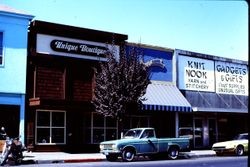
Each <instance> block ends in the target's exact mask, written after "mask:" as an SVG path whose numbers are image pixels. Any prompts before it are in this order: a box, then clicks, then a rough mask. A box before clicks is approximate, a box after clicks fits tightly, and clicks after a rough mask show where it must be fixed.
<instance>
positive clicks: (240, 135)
mask: <svg viewBox="0 0 250 167" xmlns="http://www.w3.org/2000/svg"><path fill="white" fill-rule="evenodd" d="M242 139H248V135H247V134H238V135H237V136H235V137H234V140H242Z"/></svg>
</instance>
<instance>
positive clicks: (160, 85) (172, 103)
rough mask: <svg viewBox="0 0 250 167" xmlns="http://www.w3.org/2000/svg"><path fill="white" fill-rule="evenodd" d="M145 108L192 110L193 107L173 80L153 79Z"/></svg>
mask: <svg viewBox="0 0 250 167" xmlns="http://www.w3.org/2000/svg"><path fill="white" fill-rule="evenodd" d="M143 98H145V99H146V100H145V101H143V102H142V104H143V110H156V111H179V112H191V111H192V107H191V105H190V103H189V102H188V101H187V100H186V98H185V97H184V96H183V95H182V93H181V92H180V91H179V89H178V88H177V87H176V85H175V84H174V83H172V82H163V81H151V83H150V84H149V85H148V87H147V90H146V94H145V95H144V96H143Z"/></svg>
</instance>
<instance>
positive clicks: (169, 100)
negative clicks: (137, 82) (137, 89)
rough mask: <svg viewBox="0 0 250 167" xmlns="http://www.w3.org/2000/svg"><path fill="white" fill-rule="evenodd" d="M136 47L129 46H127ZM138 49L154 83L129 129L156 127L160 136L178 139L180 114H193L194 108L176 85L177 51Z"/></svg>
mask: <svg viewBox="0 0 250 167" xmlns="http://www.w3.org/2000/svg"><path fill="white" fill-rule="evenodd" d="M133 46H134V44H132V43H130V44H128V47H133ZM139 46H140V49H141V50H142V54H143V56H144V63H145V64H146V65H147V66H148V67H149V72H150V81H151V83H150V84H149V85H148V87H147V90H146V94H145V95H144V96H143V97H142V98H143V99H145V101H142V104H143V106H142V108H141V109H140V110H139V112H138V113H136V115H135V113H134V115H133V116H131V119H136V118H137V120H135V121H134V123H133V124H132V126H130V127H129V128H134V127H147V126H150V127H154V128H155V130H156V133H157V136H158V137H176V136H177V135H178V129H176V125H177V124H178V122H179V120H178V113H191V112H192V107H191V104H190V103H189V102H188V101H187V100H186V99H185V97H184V96H183V95H182V93H181V92H180V91H179V89H178V88H177V86H176V83H175V82H174V78H176V75H175V65H174V64H175V58H174V55H173V53H174V50H173V49H170V48H163V47H158V46H151V45H145V44H140V45H139ZM139 118H140V120H139ZM130 122H133V121H131V120H130ZM126 125H129V123H126Z"/></svg>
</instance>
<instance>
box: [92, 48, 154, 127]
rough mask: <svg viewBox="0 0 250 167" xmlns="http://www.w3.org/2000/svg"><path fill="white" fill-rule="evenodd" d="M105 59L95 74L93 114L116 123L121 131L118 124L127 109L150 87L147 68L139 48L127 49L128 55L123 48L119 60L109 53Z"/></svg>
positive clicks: (138, 101) (112, 53)
mask: <svg viewBox="0 0 250 167" xmlns="http://www.w3.org/2000/svg"><path fill="white" fill-rule="evenodd" d="M106 57H107V58H108V59H107V62H102V63H101V64H100V70H99V71H98V72H97V73H96V79H95V82H96V87H95V91H94V94H95V98H94V100H93V104H94V106H95V110H96V112H98V113H100V114H102V115H104V116H105V117H112V118H114V119H116V120H118V121H119V128H120V130H123V129H122V128H123V126H122V125H121V124H122V120H123V118H124V116H125V114H126V112H128V108H129V106H130V105H131V104H138V106H139V105H140V104H141V101H142V100H143V99H142V98H141V97H142V96H143V95H144V94H145V93H146V88H147V86H148V84H149V83H150V80H149V72H148V67H147V66H146V65H145V64H144V63H143V54H142V51H141V48H140V47H139V46H137V47H131V48H130V50H128V52H126V48H125V47H123V48H122V49H121V50H120V55H119V58H116V57H115V55H114V52H112V51H110V52H108V53H107V54H106Z"/></svg>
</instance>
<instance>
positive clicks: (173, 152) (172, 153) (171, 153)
mask: <svg viewBox="0 0 250 167" xmlns="http://www.w3.org/2000/svg"><path fill="white" fill-rule="evenodd" d="M178 155H179V149H178V148H177V147H170V148H169V150H168V158H169V159H177V158H178Z"/></svg>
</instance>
